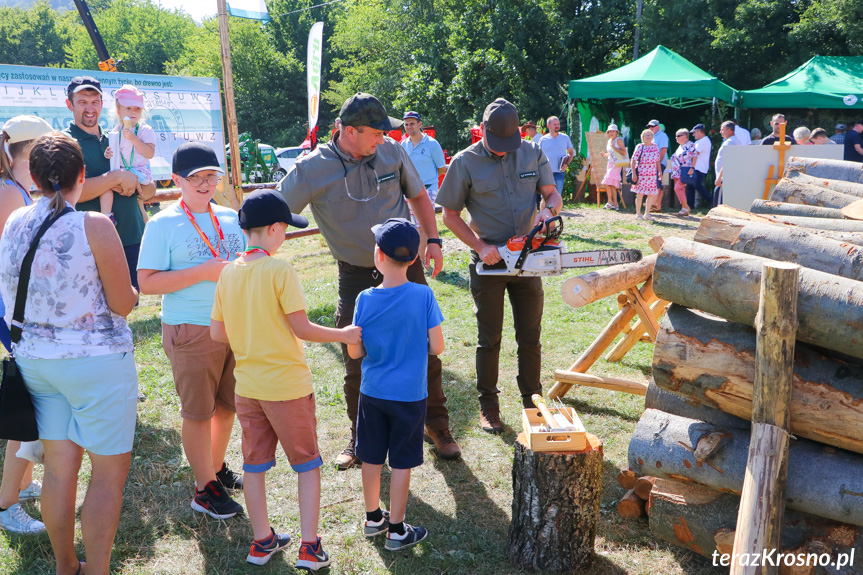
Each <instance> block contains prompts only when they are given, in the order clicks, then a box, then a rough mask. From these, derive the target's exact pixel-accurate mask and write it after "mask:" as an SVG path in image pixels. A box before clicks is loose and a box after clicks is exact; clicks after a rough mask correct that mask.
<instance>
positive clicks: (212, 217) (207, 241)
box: [179, 198, 225, 258]
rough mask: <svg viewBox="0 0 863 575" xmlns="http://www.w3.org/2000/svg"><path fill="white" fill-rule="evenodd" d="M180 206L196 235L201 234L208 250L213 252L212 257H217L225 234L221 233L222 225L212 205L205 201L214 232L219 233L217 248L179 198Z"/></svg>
mask: <svg viewBox="0 0 863 575" xmlns="http://www.w3.org/2000/svg"><path fill="white" fill-rule="evenodd" d="M179 203H180V208H181V209H182V210H183V212H184V213H185V214H186V217H188V218H189V221H190V222H192V226H193V227H194V228H195V231H197V232H198V235H199V236H201V239H202V240H204V243H205V244H207V247H208V248H210V251H211V252H212V254H213V257H214V258H218V257H219V254H220V253H221V252H222V242H223V241H225V234H223V233H222V226H221V224H219V220H218V219H216V214H214V213H213V206H212V205H210V203H209V202H207V210H208V211H209V212H210V220H211V221H212V222H213V227H214V228H216V233H218V234H219V243H218V244H217V246H218V249H216V248H214V247H213V244H212V243H210V239H209V238H208V237H207V234H205V233H204V231H203V230H202V229H201V226H199V225H198V222H196V221H195V216H194V215H193V214H192V211H191V210H190V209H189V208H188V207H187V206H186V202H184V201H183V200H182V198H181V199H180V202H179Z"/></svg>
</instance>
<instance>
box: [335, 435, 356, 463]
mask: <svg viewBox="0 0 863 575" xmlns="http://www.w3.org/2000/svg"><path fill="white" fill-rule="evenodd" d="M355 465H361V462H360V460H359V458H358V457H357V455H356V453H355V452H354V440H353V439H351V440H350V441H349V442H348V444H347V446H346V447H345V448H344V449H343V450H342V452H341V453H339V454H338V455H337V456H336V469H338V470H339V471H345V470H346V469H350V468H351V467H354V466H355Z"/></svg>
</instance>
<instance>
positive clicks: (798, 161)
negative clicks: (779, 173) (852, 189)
mask: <svg viewBox="0 0 863 575" xmlns="http://www.w3.org/2000/svg"><path fill="white" fill-rule="evenodd" d="M791 172H800V173H802V174H806V175H807V176H812V177H814V178H827V179H830V180H842V181H844V182H854V183H857V184H863V164H861V163H859V162H846V161H844V160H820V159H817V158H800V157H797V156H792V157H791V158H789V159H788V163H787V164H786V169H785V173H786V174H789V173H791Z"/></svg>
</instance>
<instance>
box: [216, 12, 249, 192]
mask: <svg viewBox="0 0 863 575" xmlns="http://www.w3.org/2000/svg"><path fill="white" fill-rule="evenodd" d="M217 2H218V9H219V42H220V44H221V50H222V77H223V79H224V87H225V116H227V119H228V126H227V128H228V143H229V144H230V146H231V184H232V185H233V188H234V197H235V198H236V201H237V208H239V206H240V205H241V204H242V203H243V192H242V189H241V186H242V184H243V179H242V178H243V177H242V175H241V173H240V135H239V130H238V124H237V108H236V106H235V104H234V73H233V71H232V69H231V38H230V29H229V27H228V7H227V3H226V0H217ZM231 204H232V205H233V201H232V202H231Z"/></svg>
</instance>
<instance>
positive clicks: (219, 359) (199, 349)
mask: <svg viewBox="0 0 863 575" xmlns="http://www.w3.org/2000/svg"><path fill="white" fill-rule="evenodd" d="M162 349H164V350H165V355H167V356H168V360H169V361H170V362H171V371H173V372H174V387H175V388H176V389H177V395H179V396H180V407H181V411H180V415H181V416H182V417H183V418H184V419H192V420H196V421H206V420H208V419H210V418H212V417H213V414H214V413H215V412H216V405H217V404H218V405H220V406H222V407H223V408H225V409H227V410H228V411H236V408H235V407H234V384H235V380H234V352H232V351H231V346H229V345H228V344H227V343H219V342H217V341H213V340H212V339H211V338H210V326H206V325H193V324H190V323H181V324H180V325H168V324H165V323H163V324H162Z"/></svg>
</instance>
